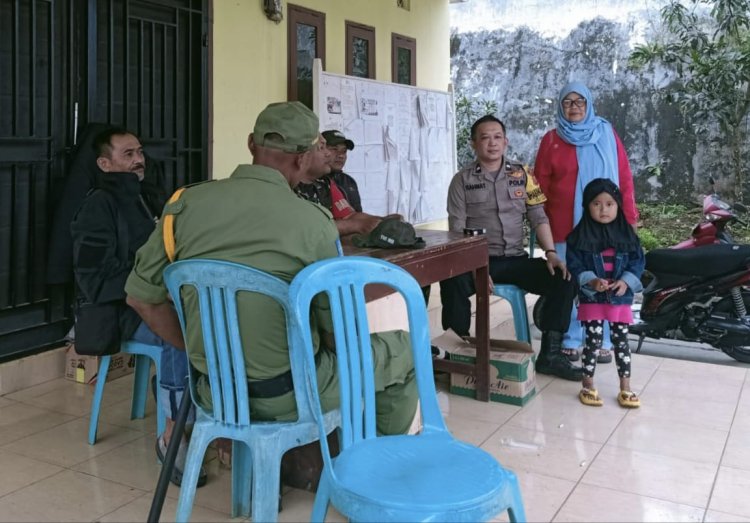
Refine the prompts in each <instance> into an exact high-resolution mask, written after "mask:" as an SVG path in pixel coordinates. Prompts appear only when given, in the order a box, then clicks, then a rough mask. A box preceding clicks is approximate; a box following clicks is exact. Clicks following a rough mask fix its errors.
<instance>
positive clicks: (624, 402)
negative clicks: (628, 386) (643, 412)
mask: <svg viewBox="0 0 750 523" xmlns="http://www.w3.org/2000/svg"><path fill="white" fill-rule="evenodd" d="M617 403H619V404H620V407H625V408H626V409H637V408H638V407H640V406H641V399H640V398H639V397H638V396H637V395H636V393H635V392H631V391H629V390H621V391H620V393H619V394H618V395H617Z"/></svg>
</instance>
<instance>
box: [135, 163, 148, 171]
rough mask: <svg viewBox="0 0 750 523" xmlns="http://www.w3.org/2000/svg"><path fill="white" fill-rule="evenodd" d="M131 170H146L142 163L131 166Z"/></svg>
mask: <svg viewBox="0 0 750 523" xmlns="http://www.w3.org/2000/svg"><path fill="white" fill-rule="evenodd" d="M133 169H144V170H145V169H146V165H145V164H143V163H137V164H135V165H134V166H133Z"/></svg>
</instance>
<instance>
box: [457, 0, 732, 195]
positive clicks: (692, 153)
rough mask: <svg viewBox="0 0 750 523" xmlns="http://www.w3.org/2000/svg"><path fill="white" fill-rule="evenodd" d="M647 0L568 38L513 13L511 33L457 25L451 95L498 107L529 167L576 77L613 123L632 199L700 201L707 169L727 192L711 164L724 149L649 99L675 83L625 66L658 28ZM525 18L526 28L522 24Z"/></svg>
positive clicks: (538, 6) (615, 4)
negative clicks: (559, 98) (634, 193)
mask: <svg viewBox="0 0 750 523" xmlns="http://www.w3.org/2000/svg"><path fill="white" fill-rule="evenodd" d="M485 2H486V3H485V4H482V5H481V7H482V8H486V7H487V5H493V1H492V0H485ZM591 3H592V1H591V0H589V1H588V2H577V3H576V4H575V5H579V6H581V11H578V14H581V13H583V12H585V13H588V14H590V12H591V10H588V11H587V10H586V4H591ZM594 3H596V4H598V5H599V6H600V7H602V6H604V7H607V8H611V9H608V10H606V11H607V13H608V14H609V15H612V13H616V12H617V9H616V8H619V7H622V5H621V4H624V3H623V2H620V1H617V0H615V1H610V2H594ZM626 3H627V4H628V5H630V6H632V5H633V3H632V2H626ZM663 3H664V2H661V4H663ZM470 4H471V2H469V3H467V4H458V6H470ZM512 4H514V2H512V1H511V2H494V5H496V6H501V5H502V6H503V8H504V9H512V8H513V5H512ZM515 4H519V2H515ZM531 4H532V5H530V6H529V5H526V7H521V9H532V10H536V12H539V13H542V12H544V13H546V16H548V17H549V15H550V13H554V9H556V7H555V6H560V5H561V4H562V5H563V6H568V4H571V5H573V4H572V2H571V3H569V2H558V3H553V2H545V1H542V2H532V3H531ZM649 4H650V5H651V8H650V9H642V10H638V11H630V12H628V14H627V16H623V17H622V18H621V19H607V18H604V17H601V16H597V17H595V18H593V19H589V20H583V21H581V22H579V23H578V24H577V25H575V26H572V27H571V30H570V31H569V32H567V34H565V29H564V28H563V30H561V28H560V27H557V30H556V31H549V30H542V29H540V30H536V29H532V28H530V27H529V26H532V25H533V20H534V17H533V16H523V17H518V16H516V17H515V20H516V21H517V22H516V24H515V25H516V27H514V28H510V27H508V24H507V18H506V19H505V20H506V24H505V26H503V27H498V28H495V29H491V30H490V29H480V30H468V31H467V30H462V29H461V28H460V27H458V28H454V32H453V34H452V37H451V39H452V41H451V72H452V77H453V82H454V86H455V92H456V97H459V96H466V97H468V98H469V99H487V100H494V101H496V102H497V104H498V117H499V118H501V119H502V120H503V121H504V122H505V123H506V125H507V127H508V138H509V140H510V152H509V156H511V157H515V158H518V159H519V160H521V161H524V162H528V163H532V162H533V160H534V156H535V155H536V149H537V147H538V144H539V141H540V139H541V137H542V136H543V135H544V133H545V132H546V131H547V130H549V129H552V128H554V127H555V101H556V99H557V94H558V91H559V90H560V88H562V86H563V85H565V84H566V83H567V82H568V81H570V80H574V79H575V80H579V81H582V82H584V83H585V84H586V85H587V86H588V87H589V89H590V90H591V91H592V93H593V94H594V97H595V100H594V104H595V109H596V112H597V114H599V115H600V116H603V117H604V118H606V119H608V120H609V121H610V122H612V124H613V126H614V128H615V130H616V131H617V133H618V134H619V135H620V138H621V139H622V141H623V143H624V144H625V147H626V149H627V151H628V156H629V158H630V163H631V168H632V170H633V173H634V175H635V181H636V189H637V194H638V198H639V200H659V201H665V202H669V201H675V202H676V201H680V202H686V201H697V198H698V197H699V195H700V194H704V193H705V192H706V191H707V190H708V184H707V177H708V174H709V173H710V174H713V175H714V176H715V178H717V180H718V185H717V187H718V189H719V190H720V191H723V190H726V191H727V192H726V194H727V195H729V192H728V191H729V189H728V187H727V186H728V185H731V183H732V177H731V174H730V173H729V172H726V173H722V172H716V168H715V167H713V166H714V165H716V164H717V162H719V161H720V159H721V157H722V155H724V154H726V151H722V149H721V148H720V147H719V148H717V147H715V146H709V145H708V142H707V140H706V139H704V138H697V137H696V136H695V134H694V132H693V128H692V126H691V124H690V122H689V121H688V119H686V118H684V117H683V115H681V114H680V112H679V110H678V109H677V107H676V106H673V105H671V104H668V103H667V102H665V101H664V100H662V98H661V97H659V96H658V95H657V94H656V88H657V87H662V86H665V85H669V83H670V82H672V81H673V78H672V77H671V76H670V74H669V73H668V72H667V71H665V70H663V69H660V68H658V67H657V68H651V69H647V70H643V71H633V70H630V69H629V68H628V64H627V60H628V56H629V55H630V52H631V50H632V48H633V45H634V43H635V42H637V41H639V40H643V38H648V36H649V35H650V34H653V32H654V31H658V30H659V26H658V9H657V8H654V7H653V2H650V3H649ZM478 7H479V4H477V5H475V8H478ZM516 7H518V6H516ZM568 7H569V6H568ZM568 7H564V8H561V9H563V11H564V14H565V16H563V17H562V18H563V19H564V20H567V21H568V23H570V20H571V19H572V16H571V15H570V13H569V12H568ZM465 9H466V8H465ZM495 14H497V13H495ZM525 14H528V13H525ZM452 16H453V13H452ZM488 16H489V15H488ZM499 18H502V16H499ZM453 19H454V18H452V20H453ZM455 19H458V20H461V17H456V18H455ZM467 19H470V18H467ZM465 20H466V19H464V22H465ZM522 20H523V21H526V22H527V23H528V25H529V26H527V25H525V24H524V25H520V22H521V21H522ZM561 25H564V23H563V22H561Z"/></svg>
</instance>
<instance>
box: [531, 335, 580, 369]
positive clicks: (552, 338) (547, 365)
mask: <svg viewBox="0 0 750 523" xmlns="http://www.w3.org/2000/svg"><path fill="white" fill-rule="evenodd" d="M562 337H563V335H562V332H557V331H548V332H544V333H542V348H541V350H540V351H539V355H538V356H537V358H536V371H537V372H538V373H539V374H551V375H553V376H557V377H558V378H562V379H564V380H570V381H581V380H582V379H583V369H582V368H581V367H576V366H574V365H572V364H571V363H570V361H568V358H567V357H566V356H565V354H563V352H562Z"/></svg>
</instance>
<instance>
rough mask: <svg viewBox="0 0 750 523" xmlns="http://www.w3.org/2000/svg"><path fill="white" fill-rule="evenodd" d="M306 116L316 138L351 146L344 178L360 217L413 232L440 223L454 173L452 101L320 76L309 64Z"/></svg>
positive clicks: (405, 89)
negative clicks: (331, 135) (394, 218)
mask: <svg viewBox="0 0 750 523" xmlns="http://www.w3.org/2000/svg"><path fill="white" fill-rule="evenodd" d="M313 110H314V111H315V113H316V114H317V115H318V117H319V118H320V130H321V131H327V130H330V129H337V130H339V131H341V132H343V133H344V135H346V137H347V138H349V139H350V140H352V141H353V142H354V150H352V151H349V153H348V155H347V161H346V165H345V166H344V172H346V173H347V174H349V175H350V176H352V177H353V178H354V179H355V180H356V181H357V185H358V187H359V193H360V196H361V197H362V210H363V211H364V212H367V213H370V214H375V215H381V216H382V215H386V214H391V213H399V214H401V215H402V216H403V217H404V218H405V219H406V220H407V221H409V222H411V223H413V224H419V223H424V222H428V221H433V220H439V219H443V218H445V217H446V216H447V211H446V199H447V195H448V185H449V184H450V181H451V178H452V177H453V175H454V174H455V172H456V130H455V117H454V114H455V113H454V108H453V95H452V93H450V92H443V91H435V90H430V89H420V88H417V87H412V86H408V85H401V84H394V83H388V82H378V81H375V80H369V79H365V78H358V77H354V76H345V75H339V74H332V73H327V72H325V71H323V68H322V65H321V61H320V59H316V60H315V62H314V66H313Z"/></svg>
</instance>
